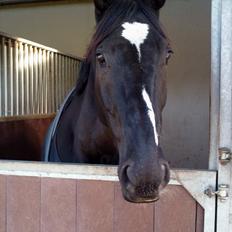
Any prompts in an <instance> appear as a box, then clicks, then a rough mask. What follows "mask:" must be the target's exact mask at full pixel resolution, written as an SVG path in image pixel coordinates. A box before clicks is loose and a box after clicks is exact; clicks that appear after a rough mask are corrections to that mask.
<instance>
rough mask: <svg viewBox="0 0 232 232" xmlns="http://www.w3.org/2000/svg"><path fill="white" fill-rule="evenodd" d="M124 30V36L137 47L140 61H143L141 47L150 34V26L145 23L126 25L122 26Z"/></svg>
mask: <svg viewBox="0 0 232 232" xmlns="http://www.w3.org/2000/svg"><path fill="white" fill-rule="evenodd" d="M122 27H123V28H124V30H123V31H122V36H123V37H124V38H125V39H127V40H129V41H130V43H131V44H133V45H135V46H136V48H137V50H138V55H139V61H140V60H141V45H142V44H143V43H144V41H145V39H146V38H147V36H148V33H149V26H148V24H145V23H138V22H133V23H128V22H127V23H124V24H122Z"/></svg>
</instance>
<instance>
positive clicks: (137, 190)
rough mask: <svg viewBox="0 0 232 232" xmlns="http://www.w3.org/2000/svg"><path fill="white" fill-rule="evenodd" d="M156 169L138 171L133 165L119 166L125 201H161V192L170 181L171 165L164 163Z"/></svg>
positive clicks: (144, 168)
mask: <svg viewBox="0 0 232 232" xmlns="http://www.w3.org/2000/svg"><path fill="white" fill-rule="evenodd" d="M155 166H156V168H152V169H150V168H146V167H145V166H142V167H143V168H142V169H141V168H140V169H138V168H136V166H135V165H133V164H128V163H127V164H126V165H122V166H119V170H118V172H119V179H120V183H121V188H122V193H123V197H124V198H125V200H127V201H129V202H133V203H150V202H155V201H157V200H159V196H160V192H161V191H162V189H163V188H165V186H166V185H167V184H168V182H169V179H170V170H169V165H168V163H167V162H166V161H162V162H160V163H159V165H155Z"/></svg>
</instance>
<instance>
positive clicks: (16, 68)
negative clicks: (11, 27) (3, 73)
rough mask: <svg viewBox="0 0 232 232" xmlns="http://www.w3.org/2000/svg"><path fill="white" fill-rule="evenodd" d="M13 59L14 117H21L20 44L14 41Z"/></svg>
mask: <svg viewBox="0 0 232 232" xmlns="http://www.w3.org/2000/svg"><path fill="white" fill-rule="evenodd" d="M13 50H14V51H13V59H14V69H13V76H14V92H15V94H14V115H19V75H18V73H19V62H18V61H19V47H18V42H17V41H14V49H13Z"/></svg>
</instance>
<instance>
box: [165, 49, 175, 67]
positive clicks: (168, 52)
mask: <svg viewBox="0 0 232 232" xmlns="http://www.w3.org/2000/svg"><path fill="white" fill-rule="evenodd" d="M173 53H174V52H173V51H172V50H171V49H169V50H168V51H167V55H166V65H168V61H169V60H170V58H171V56H172V54H173Z"/></svg>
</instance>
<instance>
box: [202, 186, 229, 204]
mask: <svg viewBox="0 0 232 232" xmlns="http://www.w3.org/2000/svg"><path fill="white" fill-rule="evenodd" d="M205 194H206V195H207V196H208V197H209V198H211V197H215V196H217V197H218V199H219V200H220V201H221V202H225V201H226V200H228V199H229V185H227V184H221V185H219V187H218V190H217V191H215V190H214V189H213V187H212V186H209V188H207V189H206V190H205Z"/></svg>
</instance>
